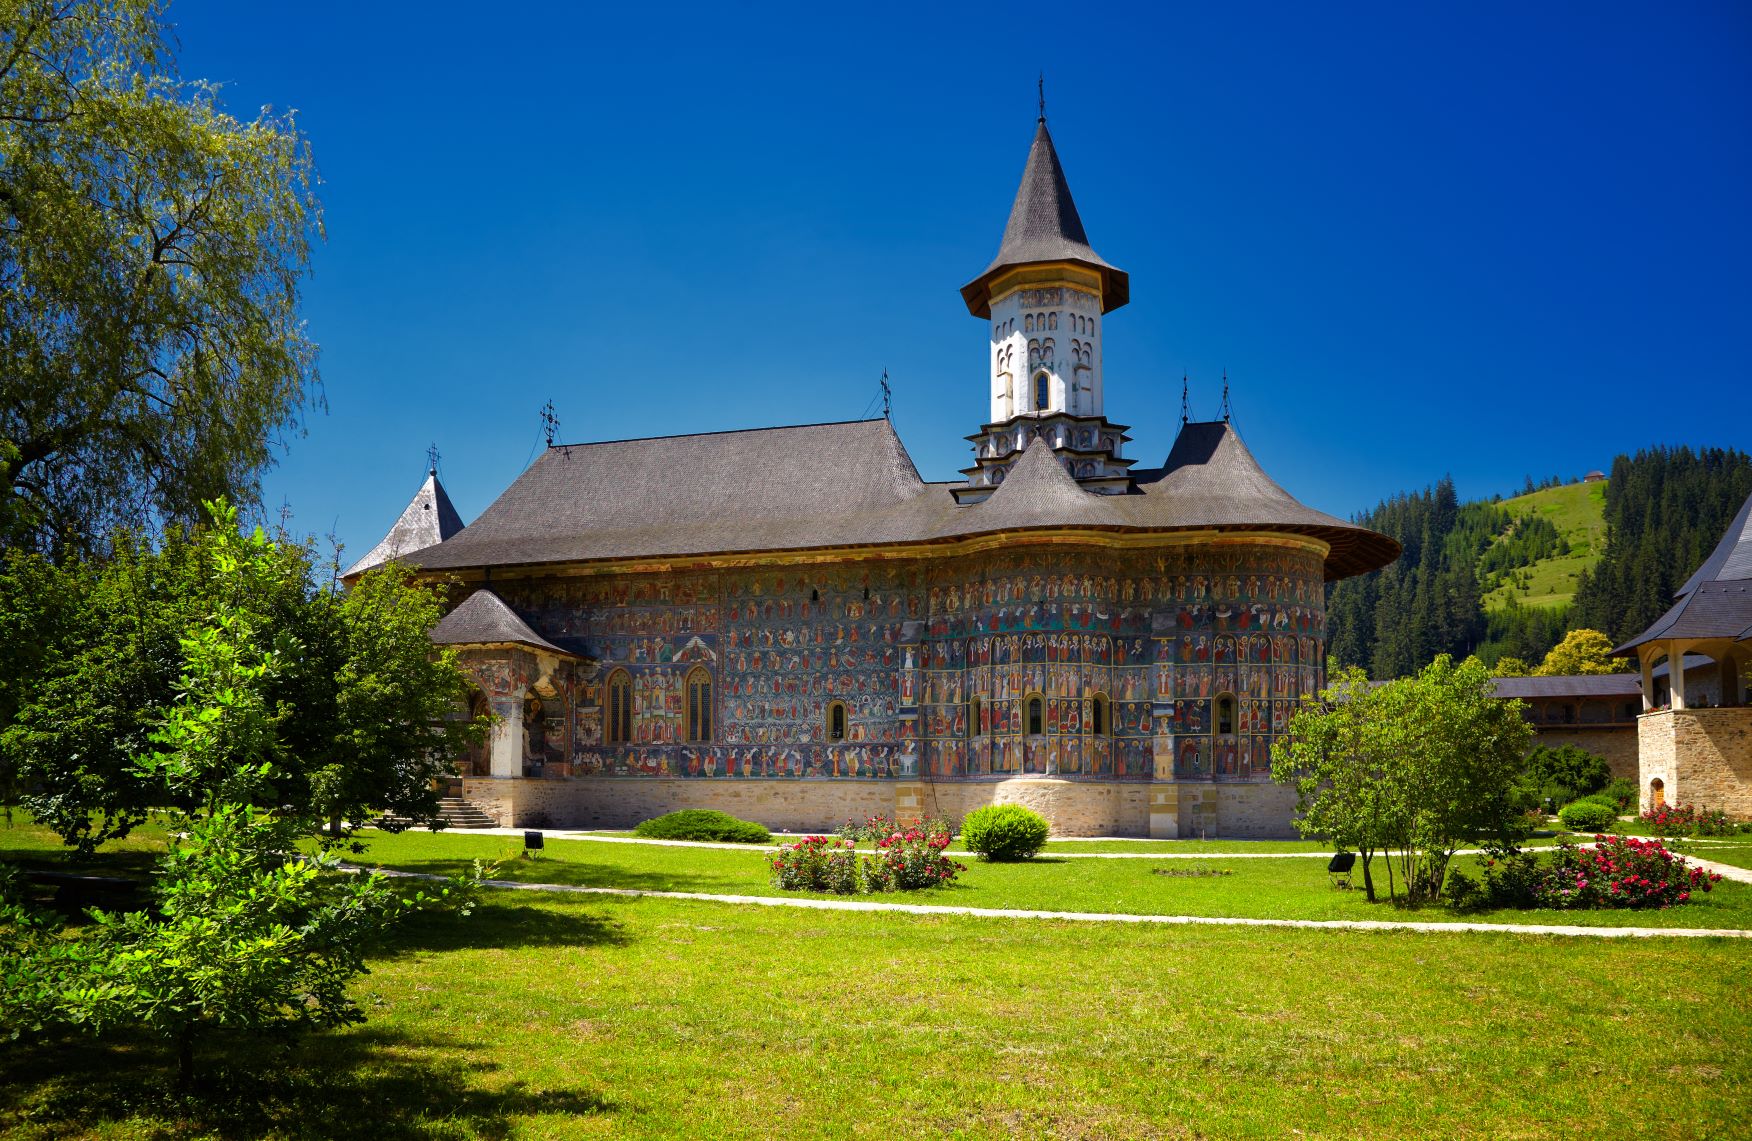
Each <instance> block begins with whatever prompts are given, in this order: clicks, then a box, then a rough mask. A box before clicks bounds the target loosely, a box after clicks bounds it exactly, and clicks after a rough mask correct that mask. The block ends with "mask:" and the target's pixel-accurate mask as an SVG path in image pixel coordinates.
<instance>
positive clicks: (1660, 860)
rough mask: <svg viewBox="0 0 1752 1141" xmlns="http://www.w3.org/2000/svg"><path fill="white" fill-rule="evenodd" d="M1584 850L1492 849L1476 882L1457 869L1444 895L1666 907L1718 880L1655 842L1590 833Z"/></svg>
mask: <svg viewBox="0 0 1752 1141" xmlns="http://www.w3.org/2000/svg"><path fill="white" fill-rule="evenodd" d="M1594 840H1595V844H1594V846H1593V847H1591V848H1578V847H1576V846H1575V845H1574V844H1571V843H1569V842H1568V841H1562V842H1560V843H1559V844H1558V846H1557V847H1556V849H1554V850H1553V851H1552V853H1551V855H1550V859H1548V860H1541V859H1540V858H1539V855H1538V853H1536V852H1510V853H1507V854H1506V855H1505V854H1500V853H1498V854H1495V855H1493V858H1491V859H1489V860H1487V861H1486V862H1485V868H1484V876H1483V881H1482V882H1479V881H1476V880H1473V879H1471V878H1470V877H1468V876H1466V875H1465V874H1463V873H1461V872H1459V871H1456V872H1455V873H1454V874H1453V875H1452V876H1451V877H1450V878H1449V884H1448V898H1449V901H1450V902H1451V903H1452V904H1453V905H1454V907H1455V908H1456V909H1457V910H1461V911H1477V910H1481V909H1484V908H1489V907H1521V908H1527V907H1549V908H1557V909H1560V910H1580V909H1585V908H1645V907H1653V908H1665V907H1671V906H1672V905H1674V904H1676V903H1685V902H1687V901H1688V900H1690V899H1691V893H1692V892H1695V891H1709V890H1711V889H1712V888H1713V887H1714V886H1715V884H1716V883H1717V882H1718V881H1719V880H1720V879H1721V876H1719V875H1717V874H1715V873H1714V872H1705V871H1704V870H1703V869H1702V868H1695V867H1691V866H1690V865H1688V864H1687V863H1686V862H1685V858H1684V857H1683V856H1676V855H1674V854H1673V853H1671V852H1669V851H1668V850H1667V849H1666V848H1664V847H1662V846H1661V844H1660V843H1659V842H1657V841H1654V840H1638V839H1636V838H1635V837H1628V836H1604V835H1602V836H1596V837H1594Z"/></svg>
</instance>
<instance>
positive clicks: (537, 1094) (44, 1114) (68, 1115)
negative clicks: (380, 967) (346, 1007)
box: [0, 1027, 615, 1141]
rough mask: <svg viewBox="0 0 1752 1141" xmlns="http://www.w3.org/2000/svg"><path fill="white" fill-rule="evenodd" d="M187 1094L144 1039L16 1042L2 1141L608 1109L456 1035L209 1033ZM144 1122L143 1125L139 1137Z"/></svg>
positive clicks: (371, 1127) (451, 1127)
mask: <svg viewBox="0 0 1752 1141" xmlns="http://www.w3.org/2000/svg"><path fill="white" fill-rule="evenodd" d="M197 1067H198V1077H197V1083H196V1086H195V1088H194V1089H193V1090H192V1091H189V1092H178V1091H177V1090H176V1089H175V1083H174V1062H173V1061H172V1051H171V1049H170V1047H169V1046H168V1045H167V1044H165V1043H164V1042H163V1041H161V1040H159V1039H155V1038H150V1037H145V1036H140V1037H131V1038H122V1037H116V1038H114V1039H112V1040H110V1041H106V1042H94V1041H90V1040H86V1039H54V1040H42V1041H37V1042H32V1043H26V1044H21V1045H16V1044H15V1045H14V1046H13V1047H12V1048H11V1049H10V1050H9V1051H8V1052H7V1053H6V1055H5V1058H4V1060H3V1061H0V1075H3V1079H4V1080H0V1133H4V1134H6V1135H7V1136H13V1135H36V1136H43V1137H64V1136H71V1135H80V1134H87V1133H94V1132H104V1133H107V1132H110V1130H109V1129H106V1128H105V1126H115V1125H124V1128H127V1127H132V1128H127V1131H129V1132H132V1131H134V1130H140V1131H142V1132H146V1133H149V1134H151V1135H174V1136H188V1135H197V1136H206V1135H217V1136H222V1137H240V1138H243V1137H249V1138H254V1137H262V1138H266V1137H275V1138H323V1139H325V1141H326V1139H328V1138H333V1137H371V1138H386V1139H389V1141H397V1139H400V1138H415V1137H419V1138H430V1137H434V1136H467V1137H507V1136H510V1135H511V1134H512V1133H513V1131H514V1129H515V1128H516V1125H517V1119H518V1118H520V1117H524V1116H528V1115H531V1114H562V1115H566V1116H574V1117H575V1116H594V1115H599V1114H605V1113H609V1112H612V1111H613V1110H614V1108H615V1106H614V1103H613V1102H612V1101H611V1100H609V1098H608V1097H607V1096H606V1095H604V1094H603V1093H602V1092H600V1091H597V1090H594V1089H590V1088H588V1087H584V1086H575V1087H571V1088H559V1089H532V1088H530V1087H529V1086H528V1085H527V1084H526V1083H524V1082H521V1081H515V1080H512V1081H504V1080H502V1079H501V1078H500V1077H499V1075H498V1070H499V1068H500V1067H499V1066H498V1065H497V1064H496V1063H493V1062H490V1061H484V1060H481V1059H480V1057H479V1055H478V1048H477V1047H476V1046H475V1045H474V1044H472V1043H469V1042H466V1041H463V1040H461V1039H458V1038H454V1037H436V1036H419V1037H415V1036H410V1035H407V1034H403V1033H399V1032H397V1031H393V1030H388V1029H383V1028H378V1027H366V1028H362V1029H356V1030H352V1031H349V1032H345V1033H337V1034H322V1035H316V1036H313V1037H310V1038H307V1039H304V1040H302V1041H300V1042H297V1043H295V1044H291V1045H287V1044H284V1043H280V1042H276V1041H272V1040H263V1039H259V1038H249V1037H244V1036H241V1035H225V1036H215V1037H214V1038H213V1039H212V1040H211V1041H209V1042H207V1043H206V1044H205V1045H204V1046H203V1048H202V1051H201V1053H200V1055H199V1056H198V1059H197ZM142 1127H144V1128H143V1129H142Z"/></svg>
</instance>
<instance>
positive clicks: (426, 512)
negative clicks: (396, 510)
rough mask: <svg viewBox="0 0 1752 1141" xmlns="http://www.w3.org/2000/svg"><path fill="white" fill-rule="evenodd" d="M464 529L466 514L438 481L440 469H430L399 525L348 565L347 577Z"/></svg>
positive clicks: (430, 544)
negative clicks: (462, 512)
mask: <svg viewBox="0 0 1752 1141" xmlns="http://www.w3.org/2000/svg"><path fill="white" fill-rule="evenodd" d="M460 530H462V516H460V515H458V514H457V513H456V508H455V507H454V506H452V505H451V502H450V496H448V495H446V494H445V493H444V485H443V484H442V483H439V482H438V473H437V472H436V471H429V472H427V473H426V482H425V483H422V484H421V485H420V490H418V491H416V492H414V497H413V499H411V500H409V502H408V506H407V509H406V510H405V511H403V512H402V513H401V518H400V519H397V520H396V521H395V526H393V527H391V528H390V529H389V534H387V535H385V536H384V537H383V538H382V539H381V540H379V541H378V543H377V545H376V546H375V547H372V548H371V549H370V550H369V551H367V552H366V553H365V557H364V558H362V559H360V560H359V561H358V562H356V563H354V564H353V565H352V566H350V567H348V568H347V571H346V574H344V575H342V576H341V577H343V578H352V577H354V576H355V575H361V574H364V573H365V572H366V571H368V570H370V569H371V568H372V567H375V566H381V565H382V564H384V563H387V562H389V561H390V560H391V559H399V558H403V557H404V556H406V555H411V554H413V553H414V552H415V551H417V550H420V549H421V548H423V547H430V546H433V545H434V544H437V543H442V542H443V541H444V540H446V539H448V538H450V536H452V535H454V534H456V533H457V532H458V531H460Z"/></svg>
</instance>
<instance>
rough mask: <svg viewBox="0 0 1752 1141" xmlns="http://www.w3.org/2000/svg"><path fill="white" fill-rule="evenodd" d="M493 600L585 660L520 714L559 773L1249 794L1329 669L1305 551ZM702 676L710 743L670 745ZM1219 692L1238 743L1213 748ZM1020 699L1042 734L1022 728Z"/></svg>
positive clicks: (754, 579) (1025, 558)
mask: <svg viewBox="0 0 1752 1141" xmlns="http://www.w3.org/2000/svg"><path fill="white" fill-rule="evenodd" d="M494 586H495V589H496V590H498V591H499V593H500V594H501V596H502V597H504V598H505V600H506V601H507V602H508V603H509V604H510V605H511V606H512V607H513V608H515V609H516V610H517V611H518V612H519V613H520V614H522V615H523V616H524V617H525V618H526V619H527V620H528V621H530V623H531V624H532V625H533V626H534V627H535V628H536V629H537V630H539V631H541V632H542V633H543V635H544V636H546V637H550V638H553V639H554V640H555V641H557V642H559V643H560V644H562V645H565V646H567V647H568V648H571V649H575V650H577V651H579V652H581V653H584V654H586V655H588V656H589V657H590V658H592V659H595V661H594V662H593V663H592V664H591V665H590V666H589V667H581V668H579V669H578V670H576V671H574V672H569V673H567V674H565V675H564V684H563V685H562V686H561V687H560V688H558V689H556V691H555V692H554V693H553V694H551V695H550V694H541V695H539V696H540V700H541V709H540V711H539V714H534V715H531V726H532V728H538V729H539V732H540V737H541V750H542V753H543V756H544V759H545V760H546V766H545V771H546V772H548V773H549V774H550V775H553V774H558V775H573V776H582V777H590V776H603V777H649V778H667V779H698V780H786V779H807V778H824V779H839V780H894V779H913V778H917V777H921V776H922V777H927V778H932V779H936V778H943V779H972V780H979V779H983V778H1005V777H1015V776H1053V777H1063V778H1065V779H1068V780H1073V781H1075V780H1099V781H1116V780H1117V781H1146V780H1152V779H1154V780H1165V779H1191V780H1217V781H1249V780H1253V781H1257V780H1263V779H1266V774H1267V773H1268V771H1269V767H1270V756H1269V752H1270V743H1271V740H1272V738H1273V737H1274V736H1275V735H1276V734H1278V733H1280V732H1282V731H1283V728H1284V726H1285V724H1286V722H1287V719H1288V715H1289V712H1290V710H1291V709H1292V708H1293V706H1294V703H1295V702H1296V700H1297V699H1298V698H1299V697H1300V696H1301V695H1303V694H1307V693H1312V692H1314V690H1315V689H1317V688H1318V687H1319V685H1320V684H1321V682H1322V663H1323V661H1324V658H1325V652H1324V644H1323V642H1322V640H1321V633H1322V632H1323V630H1324V626H1325V616H1324V590H1323V586H1322V579H1321V559H1320V556H1319V555H1318V554H1316V553H1315V552H1313V551H1310V550H1307V549H1304V548H1301V547H1297V546H1293V545H1288V546H1278V545H1272V544H1270V543H1262V542H1259V541H1220V542H1216V543H1212V544H1199V545H1196V546H1183V547H1167V548H1163V549H1161V550H1159V551H1149V552H1125V551H1110V550H1098V549H1092V548H1079V547H1076V546H1070V545H1066V546H1021V545H1019V546H1017V547H1015V548H1012V549H1008V550H1002V549H1000V550H994V551H991V552H988V553H985V554H982V555H977V556H972V557H966V558H957V559H942V560H914V561H906V562H902V561H898V560H897V561H893V562H878V561H867V562H856V563H844V564H827V565H817V566H799V567H775V568H769V569H754V570H722V571H704V572H695V573H673V574H637V575H636V574H625V575H601V576H580V577H576V578H556V579H548V580H536V581H522V582H515V581H513V582H496V583H495V584H494ZM696 666H704V667H706V668H707V669H708V670H709V671H710V673H711V676H712V679H713V683H714V690H713V697H714V709H713V725H714V733H713V740H712V742H711V743H710V744H693V743H689V742H687V740H686V739H685V738H686V726H685V724H684V714H685V701H686V698H685V682H686V678H687V675H688V673H689V671H690V670H692V669H694V667H696ZM616 670H625V671H626V672H627V674H628V676H629V678H630V679H631V682H632V694H633V706H634V729H635V732H634V739H633V740H631V741H629V742H626V743H624V744H617V743H610V742H608V741H607V740H606V739H605V733H606V725H605V720H606V719H605V717H604V714H603V710H604V708H605V703H606V699H607V695H606V692H605V689H606V685H607V683H608V679H609V677H610V676H611V674H613V672H614V671H616ZM515 681H523V682H524V684H525V685H527V684H529V683H528V681H527V680H525V679H521V678H519V679H507V682H508V683H512V684H514V682H515ZM493 688H495V689H496V688H499V687H498V686H494V687H493ZM975 695H978V696H979V698H980V701H979V703H978V709H977V718H978V721H977V723H975V722H974V721H973V718H974V716H976V712H975V709H974V706H973V704H972V702H971V698H973V697H974V696H975ZM1224 695H1228V696H1229V697H1231V698H1232V699H1233V703H1234V704H1233V716H1232V722H1233V723H1232V725H1231V726H1230V728H1231V729H1232V731H1231V732H1228V733H1220V734H1219V733H1216V732H1215V730H1216V729H1218V728H1219V727H1220V726H1218V724H1217V720H1216V719H1217V717H1218V703H1219V701H1220V700H1221V699H1222V698H1223V697H1224ZM1034 696H1038V697H1039V698H1040V699H1041V701H1042V703H1043V710H1042V712H1043V721H1044V724H1043V726H1042V728H1043V729H1044V732H1042V733H1040V734H1038V735H1034V734H1028V733H1026V732H1025V729H1026V728H1027V726H1026V717H1027V701H1028V699H1029V698H1030V697H1034ZM1097 698H1100V699H1102V700H1104V701H1105V702H1106V703H1107V720H1108V722H1109V724H1108V726H1106V727H1105V728H1106V729H1107V731H1106V732H1103V733H1096V732H1095V731H1094V725H1093V718H1094V702H1095V701H1096V700H1097ZM834 701H839V702H843V703H844V704H845V708H846V735H845V739H844V740H843V741H840V742H834V741H830V740H828V727H827V726H828V721H827V717H828V707H829V703H830V702H834ZM557 753H563V755H556V754H557Z"/></svg>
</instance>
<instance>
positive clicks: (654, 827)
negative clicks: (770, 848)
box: [633, 808, 773, 844]
mask: <svg viewBox="0 0 1752 1141" xmlns="http://www.w3.org/2000/svg"><path fill="white" fill-rule="evenodd" d="M633 835H635V836H643V837H644V838H645V839H647V840H718V841H729V842H731V843H735V844H764V843H766V842H767V841H769V840H771V839H772V838H773V837H772V833H770V832H768V831H767V830H766V829H765V828H762V827H761V826H760V825H759V824H754V823H750V822H749V821H747V820H738V819H736V817H734V816H732V815H730V814H729V813H728V812H719V811H717V810H716V809H712V808H684V809H682V810H681V811H679V812H671V813H669V814H667V815H665V816H659V817H656V818H655V819H652V820H644V821H641V822H640V823H639V826H638V827H636V828H634V829H633Z"/></svg>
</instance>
